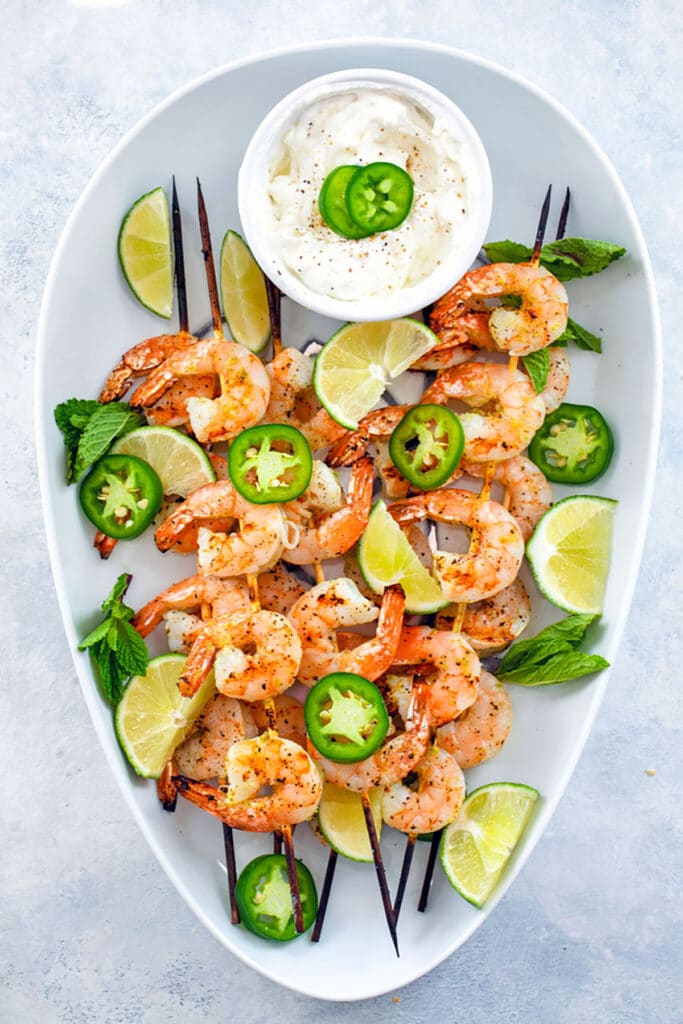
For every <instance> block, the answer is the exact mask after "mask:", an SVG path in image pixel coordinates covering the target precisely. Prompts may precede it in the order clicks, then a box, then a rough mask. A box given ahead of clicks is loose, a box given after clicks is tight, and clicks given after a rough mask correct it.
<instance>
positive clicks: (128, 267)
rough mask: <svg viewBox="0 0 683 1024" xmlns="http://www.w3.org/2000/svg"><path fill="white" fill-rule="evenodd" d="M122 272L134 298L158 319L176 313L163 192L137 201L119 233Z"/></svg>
mask: <svg viewBox="0 0 683 1024" xmlns="http://www.w3.org/2000/svg"><path fill="white" fill-rule="evenodd" d="M117 247H118V254H119V262H120V264H121V269H122V271H123V274H124V277H125V279H126V281H127V282H128V285H129V287H130V289H131V291H132V292H133V294H134V295H135V297H136V298H137V299H138V300H139V301H140V302H141V303H142V305H143V306H145V307H146V308H147V309H149V310H150V311H151V312H152V313H156V315H157V316H161V317H163V318H164V319H165V320H170V318H171V312H172V310H173V250H172V248H171V220H170V215H169V210H168V199H167V198H166V193H165V192H164V190H163V188H161V187H159V188H155V189H152V191H151V192H147V193H145V195H143V196H140V198H139V199H138V200H136V201H135V202H134V203H133V205H132V206H131V208H130V209H129V210H128V212H127V213H126V215H125V217H124V218H123V222H122V224H121V228H120V230H119V237H118V244H117Z"/></svg>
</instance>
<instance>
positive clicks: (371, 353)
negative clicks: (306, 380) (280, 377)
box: [313, 317, 438, 430]
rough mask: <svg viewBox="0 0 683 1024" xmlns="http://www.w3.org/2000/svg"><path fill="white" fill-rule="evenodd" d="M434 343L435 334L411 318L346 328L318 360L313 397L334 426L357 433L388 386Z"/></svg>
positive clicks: (333, 338) (322, 351)
mask: <svg viewBox="0 0 683 1024" xmlns="http://www.w3.org/2000/svg"><path fill="white" fill-rule="evenodd" d="M437 343H438V338H437V337H436V335H435V334H434V332H433V331H431V330H430V329H429V328H428V327H427V326H426V325H425V324H423V323H420V321H418V320H412V319H410V318H409V317H404V318H403V319H401V320H378V321H375V322H373V323H360V324H345V325H344V326H343V327H340V329H339V330H338V331H337V332H336V334H333V335H332V337H331V338H330V340H329V341H328V342H327V344H326V345H325V346H324V347H323V348H322V350H321V351H320V352H319V353H318V356H317V357H316V360H315V371H314V374H313V387H314V389H315V393H316V395H317V396H318V399H319V400H320V402H321V403H322V405H323V406H324V407H325V409H326V410H327V412H328V413H329V415H330V416H331V417H332V418H333V419H334V420H336V421H337V423H340V424H341V425H342V426H343V427H347V428H349V429H351V430H355V428H356V427H357V426H358V421H359V420H360V419H362V417H363V416H365V415H366V413H368V412H370V410H371V409H372V408H373V406H375V405H376V404H377V402H378V401H379V399H380V398H381V397H382V394H383V393H384V391H385V390H386V387H387V384H388V382H389V381H390V380H393V379H394V378H395V377H398V376H399V375H400V374H401V373H403V371H404V370H407V369H408V367H409V366H411V365H412V364H413V363H414V362H415V360H416V359H419V358H420V356H423V355H424V354H425V353H426V352H429V351H430V350H431V349H432V348H433V347H434V345H436V344H437Z"/></svg>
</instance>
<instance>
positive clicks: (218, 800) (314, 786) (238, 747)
mask: <svg viewBox="0 0 683 1024" xmlns="http://www.w3.org/2000/svg"><path fill="white" fill-rule="evenodd" d="M225 774H226V776H227V779H228V784H227V787H225V789H223V788H221V789H215V788H214V787H213V786H209V785H208V784H207V783H205V782H192V781H190V780H189V779H186V778H184V777H183V776H175V777H174V780H173V781H174V783H175V785H176V787H177V789H178V792H179V793H182V795H183V796H184V797H185V799H186V800H189V801H190V802H191V803H193V804H195V805H196V806H197V807H201V809H202V810H204V811H208V813H209V814H213V815H214V817H216V818H219V819H220V820H221V821H222V822H224V823H225V824H226V825H231V826H232V827H233V828H240V829H244V830H245V831H247V832H273V831H276V830H277V829H279V828H282V826H283V825H297V824H298V823H299V822H301V821H307V820H308V819H309V818H311V817H312V816H313V815H314V814H315V812H316V810H317V808H318V804H319V803H320V797H321V796H322V790H323V787H322V780H321V778H320V772H319V771H318V769H317V767H316V765H315V762H314V761H313V759H312V758H311V757H310V755H309V754H308V753H307V752H306V751H305V750H304V748H303V747H300V746H299V744H298V743H293V742H292V740H285V739H282V738H281V737H279V736H274V735H273V734H272V733H270V732H265V733H263V734H262V735H261V736H257V737H255V738H254V739H249V740H242V741H241V742H239V743H234V744H233V745H232V746H231V747H230V749H229V750H228V754H227V757H226V761H225ZM264 787H268V788H269V789H270V792H269V793H267V794H266V795H263V796H260V795H259V794H260V793H261V791H262V790H263V788H264Z"/></svg>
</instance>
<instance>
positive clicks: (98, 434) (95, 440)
mask: <svg viewBox="0 0 683 1024" xmlns="http://www.w3.org/2000/svg"><path fill="white" fill-rule="evenodd" d="M145 422H146V420H145V417H144V416H143V415H142V414H141V413H139V412H133V410H132V409H131V408H130V406H129V405H128V404H127V403H126V402H111V403H110V404H109V405H100V407H99V409H98V410H97V411H96V412H94V413H93V414H92V416H91V417H90V419H89V420H88V422H87V424H86V426H85V429H84V430H83V433H82V434H81V437H80V440H79V442H78V450H77V452H76V458H75V461H74V477H75V479H76V480H79V479H80V477H82V476H83V474H84V473H85V471H86V470H87V469H90V467H91V466H92V464H93V463H94V462H97V460H98V459H100V458H101V457H102V456H103V455H104V454H105V453H106V452H107V451H108V450H109V448H110V447H111V445H112V444H113V443H114V441H115V440H116V438H117V437H122V436H123V435H124V434H128V433H130V431H131V430H135V429H136V428H137V427H142V426H144V424H145Z"/></svg>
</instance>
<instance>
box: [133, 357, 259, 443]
mask: <svg viewBox="0 0 683 1024" xmlns="http://www.w3.org/2000/svg"><path fill="white" fill-rule="evenodd" d="M207 373H209V374H216V375H217V376H218V378H219V380H220V387H221V393H220V396H219V397H218V398H213V399H212V398H188V399H187V411H188V415H189V418H190V426H191V427H192V430H193V432H194V434H195V436H196V437H197V439H198V440H199V441H202V442H205V443H206V442H214V441H224V440H226V439H227V438H230V437H234V436H235V435H236V434H238V433H239V432H240V431H241V430H244V429H245V428H247V427H252V426H253V425H254V424H255V423H258V422H259V420H260V419H261V418H262V416H263V414H264V413H265V411H266V407H267V405H268V398H269V396H270V379H269V377H268V374H267V373H266V371H265V369H264V366H263V363H262V362H261V360H260V359H259V358H258V357H257V356H255V355H254V354H253V353H252V352H250V351H249V349H247V348H244V346H243V345H238V344H237V343H236V342H234V341H226V340H224V339H223V338H210V339H208V340H206V341H200V342H198V343H197V344H195V345H192V346H191V347H190V348H188V349H186V350H181V351H179V352H176V353H175V354H174V355H172V356H171V357H170V358H169V359H166V360H165V361H164V362H163V363H161V365H160V366H159V367H157V369H156V370H154V371H153V372H152V373H151V374H150V376H149V377H148V378H147V380H146V381H145V383H144V384H142V385H140V387H138V389H137V390H136V391H135V392H134V394H133V396H132V398H131V405H133V406H136V407H141V408H145V407H146V406H149V405H153V404H154V403H155V402H157V401H158V400H159V399H160V398H161V396H162V395H163V394H164V393H165V392H166V391H167V390H168V389H169V388H170V387H171V386H172V385H173V384H174V382H175V381H177V380H178V378H179V377H194V376H198V375H199V376H202V375H205V374H207Z"/></svg>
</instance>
